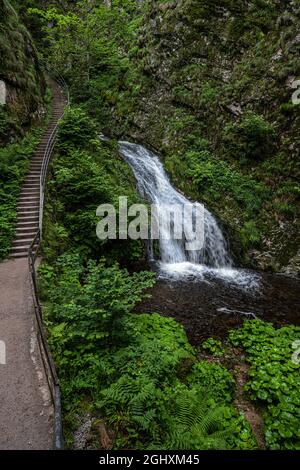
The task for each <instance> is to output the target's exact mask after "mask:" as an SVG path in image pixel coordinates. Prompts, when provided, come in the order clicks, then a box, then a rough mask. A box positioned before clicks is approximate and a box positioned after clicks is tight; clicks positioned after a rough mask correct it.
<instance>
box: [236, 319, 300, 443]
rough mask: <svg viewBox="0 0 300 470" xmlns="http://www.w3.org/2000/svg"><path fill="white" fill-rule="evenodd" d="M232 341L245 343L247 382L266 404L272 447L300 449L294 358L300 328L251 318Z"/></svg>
mask: <svg viewBox="0 0 300 470" xmlns="http://www.w3.org/2000/svg"><path fill="white" fill-rule="evenodd" d="M229 338H230V341H231V343H232V344H233V345H235V346H242V347H243V348H244V349H245V351H246V355H247V356H246V357H247V360H248V361H249V362H250V365H251V367H250V372H249V377H250V380H249V382H248V383H247V384H246V390H248V391H249V393H250V397H251V398H252V399H253V400H256V401H259V402H261V403H263V404H265V405H266V418H265V425H266V428H265V437H266V444H267V446H268V447H269V448H270V449H298V450H299V449H300V430H299V422H300V406H299V405H300V397H299V389H300V374H299V369H300V364H295V363H294V362H293V361H292V355H293V353H294V350H293V347H292V345H293V342H294V341H296V340H299V339H300V328H299V327H296V326H287V327H283V328H280V329H278V330H276V329H275V328H274V327H273V326H272V325H271V324H270V323H265V322H263V321H261V320H251V321H247V322H245V323H244V326H243V328H241V329H239V330H233V331H231V333H230V336H229Z"/></svg>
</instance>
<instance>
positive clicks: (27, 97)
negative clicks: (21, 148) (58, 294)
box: [0, 0, 45, 145]
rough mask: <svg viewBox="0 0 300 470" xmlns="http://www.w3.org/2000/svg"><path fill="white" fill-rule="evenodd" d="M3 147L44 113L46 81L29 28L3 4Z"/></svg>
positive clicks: (0, 80) (0, 12) (0, 106)
mask: <svg viewBox="0 0 300 470" xmlns="http://www.w3.org/2000/svg"><path fill="white" fill-rule="evenodd" d="M0 57H1V65H0V144H1V145H5V144H7V143H9V142H12V141H14V140H15V139H17V138H18V137H19V136H20V135H22V134H23V133H24V132H25V131H26V129H27V128H28V127H29V126H30V125H31V124H33V123H36V122H38V121H39V120H40V118H41V117H42V115H43V113H44V102H43V96H44V93H45V81H44V77H43V73H42V71H41V69H40V67H39V65H38V61H37V54H36V50H35V48H34V45H33V42H32V40H31V37H30V34H29V33H28V31H27V29H26V28H25V26H24V25H23V24H22V23H21V22H20V20H19V17H18V15H17V13H16V12H15V10H14V8H13V7H12V5H11V4H10V3H9V2H8V1H7V0H0Z"/></svg>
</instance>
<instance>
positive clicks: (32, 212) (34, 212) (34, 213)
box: [18, 207, 39, 218]
mask: <svg viewBox="0 0 300 470" xmlns="http://www.w3.org/2000/svg"><path fill="white" fill-rule="evenodd" d="M19 216H20V217H23V218H24V217H38V216H39V207H38V208H37V209H36V208H31V207H29V208H27V209H24V208H23V207H21V208H20V209H19V210H18V218H19Z"/></svg>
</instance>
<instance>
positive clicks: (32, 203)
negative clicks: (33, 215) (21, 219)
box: [17, 198, 39, 209]
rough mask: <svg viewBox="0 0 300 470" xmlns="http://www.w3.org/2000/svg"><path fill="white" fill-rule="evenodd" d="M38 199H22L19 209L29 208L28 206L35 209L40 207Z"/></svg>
mask: <svg viewBox="0 0 300 470" xmlns="http://www.w3.org/2000/svg"><path fill="white" fill-rule="evenodd" d="M37 201H38V198H35V199H34V200H33V201H28V202H27V201H22V200H21V201H19V202H18V206H17V207H18V208H19V209H27V208H28V209H33V208H35V207H37V208H38V207H39V205H38V202H37Z"/></svg>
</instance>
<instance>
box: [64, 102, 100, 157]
mask: <svg viewBox="0 0 300 470" xmlns="http://www.w3.org/2000/svg"><path fill="white" fill-rule="evenodd" d="M96 130H97V126H96V124H95V122H94V121H93V120H92V119H91V118H90V117H88V116H87V114H86V113H85V112H84V111H83V110H82V109H81V108H79V107H77V108H76V107H69V108H68V109H67V110H66V111H65V114H64V116H63V118H62V120H61V122H60V127H59V132H58V136H59V141H58V146H59V148H60V149H63V150H66V151H70V150H71V149H74V150H75V149H79V148H88V147H89V144H90V141H93V140H94V139H96V138H97V132H96Z"/></svg>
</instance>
